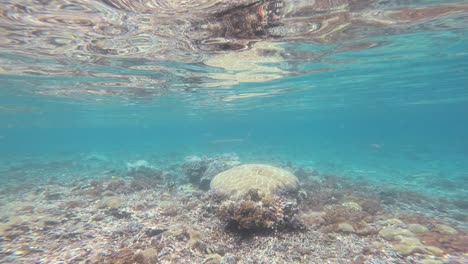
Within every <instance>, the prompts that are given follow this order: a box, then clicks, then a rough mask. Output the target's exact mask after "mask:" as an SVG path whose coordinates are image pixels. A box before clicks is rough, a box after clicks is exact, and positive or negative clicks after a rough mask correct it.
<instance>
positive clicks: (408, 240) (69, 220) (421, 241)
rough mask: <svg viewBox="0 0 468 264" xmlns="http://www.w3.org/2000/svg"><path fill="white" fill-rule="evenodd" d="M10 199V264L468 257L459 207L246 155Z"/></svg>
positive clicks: (52, 185) (132, 165)
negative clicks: (253, 160)
mask: <svg viewBox="0 0 468 264" xmlns="http://www.w3.org/2000/svg"><path fill="white" fill-rule="evenodd" d="M88 162H90V161H88ZM93 162H97V163H100V164H101V165H102V166H103V167H106V166H107V165H109V166H110V164H108V162H109V161H107V160H105V159H100V160H95V161H93ZM66 166H68V165H66V164H64V167H66ZM112 166H115V164H112ZM24 169H26V165H25V168H24ZM64 178H65V177H64ZM18 193H20V194H21V197H22V199H20V200H18V199H15V198H14V197H17V195H18ZM0 195H1V196H0V199H1V200H0V206H1V210H2V212H5V213H4V214H3V215H2V218H1V222H0V234H1V237H0V239H1V241H2V247H1V251H0V260H1V262H2V263H19V262H23V263H60V262H66V263H116V264H125V263H142V264H149V263H426V264H428V263H431V264H432V263H466V260H467V259H466V249H467V247H466V245H467V242H468V237H467V232H466V227H465V226H464V224H465V223H466V215H462V214H461V215H459V216H458V217H457V218H456V219H458V220H456V219H454V218H453V217H449V216H450V215H453V213H454V212H461V210H460V209H462V208H458V207H456V205H453V206H452V207H450V206H447V203H445V202H444V201H439V200H434V199H431V198H430V197H424V196H422V195H416V194H415V193H411V192H407V191H406V192H404V191H399V192H398V191H395V190H391V189H385V188H382V187H373V186H372V185H369V184H365V183H363V182H357V181H352V180H350V179H347V178H345V177H340V176H336V175H322V174H320V172H319V171H317V170H314V169H312V168H304V167H294V166H293V165H292V164H291V163H290V162H285V163H278V164H277V165H276V166H272V165H267V164H248V163H242V162H241V161H240V159H239V157H237V156H236V155H235V154H225V155H220V156H213V157H199V156H189V157H187V158H186V159H185V160H184V161H183V162H182V164H177V163H176V164H167V166H166V167H162V166H159V167H158V166H156V165H154V164H151V162H148V161H144V160H140V161H135V162H129V163H127V165H126V167H122V168H121V169H118V168H115V169H110V170H109V171H107V172H106V173H105V174H104V175H102V177H97V178H93V179H90V178H86V177H83V178H79V177H78V176H77V175H76V174H73V175H72V174H70V179H68V180H65V182H59V181H58V180H57V179H51V180H49V181H48V182H46V183H40V182H37V184H35V185H31V184H28V183H25V184H24V185H12V184H11V183H9V184H7V185H5V186H4V187H2V189H1V193H0ZM415 201H417V202H415ZM441 208H443V210H441ZM420 212H425V213H420ZM31 241H36V242H35V243H34V244H31ZM64 241H66V242H65V243H64Z"/></svg>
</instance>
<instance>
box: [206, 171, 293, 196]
mask: <svg viewBox="0 0 468 264" xmlns="http://www.w3.org/2000/svg"><path fill="white" fill-rule="evenodd" d="M211 189H212V190H213V191H214V192H215V193H217V194H220V195H224V196H227V197H230V198H231V199H234V198H235V197H242V196H244V195H245V194H247V193H248V192H249V191H250V190H252V189H254V190H257V191H258V193H259V195H260V196H268V195H277V194H280V193H286V192H291V191H297V190H298V189H299V180H298V179H297V178H296V176H294V175H293V174H292V173H290V172H288V171H286V170H283V169H280V168H277V167H273V166H270V165H264V164H244V165H240V166H236V167H233V168H231V169H229V170H226V171H223V172H221V173H219V174H218V175H216V176H215V177H214V178H213V180H212V181H211Z"/></svg>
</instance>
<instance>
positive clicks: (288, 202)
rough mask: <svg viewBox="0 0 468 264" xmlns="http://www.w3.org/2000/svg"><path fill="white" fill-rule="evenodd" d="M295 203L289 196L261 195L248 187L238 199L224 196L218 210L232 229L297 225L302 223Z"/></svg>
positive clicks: (286, 227) (282, 227) (295, 227)
mask: <svg viewBox="0 0 468 264" xmlns="http://www.w3.org/2000/svg"><path fill="white" fill-rule="evenodd" d="M297 212H298V207H297V203H296V201H295V200H294V199H292V198H286V197H279V196H263V197H261V196H260V195H259V193H258V191H257V190H251V191H250V192H249V193H247V194H246V195H245V196H244V197H243V198H242V199H240V200H226V201H224V202H223V203H221V205H220V206H219V208H218V210H217V214H218V216H219V218H220V219H221V220H222V221H224V222H226V223H227V227H228V228H230V229H232V230H250V231H252V230H264V229H270V230H279V229H282V230H284V229H292V230H295V229H300V228H303V224H302V223H301V222H300V221H299V219H298V218H297V217H296V214H297Z"/></svg>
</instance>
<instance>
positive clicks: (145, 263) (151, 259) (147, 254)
mask: <svg viewBox="0 0 468 264" xmlns="http://www.w3.org/2000/svg"><path fill="white" fill-rule="evenodd" d="M135 262H136V263H142V264H151V263H158V251H157V250H156V249H154V248H147V249H145V250H142V251H140V252H138V253H137V254H136V255H135Z"/></svg>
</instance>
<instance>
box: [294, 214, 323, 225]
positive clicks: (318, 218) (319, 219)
mask: <svg viewBox="0 0 468 264" xmlns="http://www.w3.org/2000/svg"><path fill="white" fill-rule="evenodd" d="M324 215H325V213H324V212H307V213H303V214H302V215H300V216H299V219H300V220H301V221H302V223H304V225H306V226H318V225H322V224H323V223H325V220H324V219H323V216H324Z"/></svg>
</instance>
